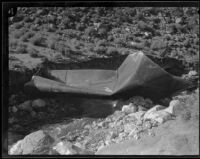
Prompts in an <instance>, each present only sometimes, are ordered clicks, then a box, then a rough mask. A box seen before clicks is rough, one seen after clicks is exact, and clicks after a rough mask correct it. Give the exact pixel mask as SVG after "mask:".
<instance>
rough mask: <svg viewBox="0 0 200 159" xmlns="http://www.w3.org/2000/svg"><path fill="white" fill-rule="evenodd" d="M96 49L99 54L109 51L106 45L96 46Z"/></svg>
mask: <svg viewBox="0 0 200 159" xmlns="http://www.w3.org/2000/svg"><path fill="white" fill-rule="evenodd" d="M95 51H96V52H97V53H98V54H105V53H106V51H107V48H106V47H104V46H99V47H96V48H95Z"/></svg>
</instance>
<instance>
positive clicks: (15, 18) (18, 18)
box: [13, 14, 24, 23]
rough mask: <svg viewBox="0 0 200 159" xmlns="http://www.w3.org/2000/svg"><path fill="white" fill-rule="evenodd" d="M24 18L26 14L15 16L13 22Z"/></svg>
mask: <svg viewBox="0 0 200 159" xmlns="http://www.w3.org/2000/svg"><path fill="white" fill-rule="evenodd" d="M23 19H24V16H23V15H22V14H21V15H16V16H14V17H13V23H16V22H20V21H22V20H23Z"/></svg>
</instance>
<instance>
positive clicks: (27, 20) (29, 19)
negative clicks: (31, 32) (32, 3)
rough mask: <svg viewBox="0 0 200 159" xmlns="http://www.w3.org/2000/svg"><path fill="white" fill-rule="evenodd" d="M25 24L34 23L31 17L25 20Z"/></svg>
mask: <svg viewBox="0 0 200 159" xmlns="http://www.w3.org/2000/svg"><path fill="white" fill-rule="evenodd" d="M24 22H26V23H30V22H33V19H32V18H30V17H25V18H24Z"/></svg>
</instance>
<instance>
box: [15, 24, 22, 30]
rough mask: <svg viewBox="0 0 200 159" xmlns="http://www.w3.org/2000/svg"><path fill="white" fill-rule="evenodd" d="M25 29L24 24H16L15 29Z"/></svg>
mask: <svg viewBox="0 0 200 159" xmlns="http://www.w3.org/2000/svg"><path fill="white" fill-rule="evenodd" d="M22 27H23V24H22V23H16V24H15V29H21V28H22Z"/></svg>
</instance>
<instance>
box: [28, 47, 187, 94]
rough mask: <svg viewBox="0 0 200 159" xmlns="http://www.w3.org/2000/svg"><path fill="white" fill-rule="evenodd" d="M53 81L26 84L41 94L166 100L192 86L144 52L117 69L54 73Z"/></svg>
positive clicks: (52, 74) (41, 79)
mask: <svg viewBox="0 0 200 159" xmlns="http://www.w3.org/2000/svg"><path fill="white" fill-rule="evenodd" d="M49 75H50V76H51V77H52V78H51V79H46V78H43V77H40V76H34V78H32V80H31V81H30V82H29V83H27V84H26V85H25V88H26V90H30V89H31V88H35V89H37V90H39V91H41V92H52V93H56V92H59V93H66V94H84V95H97V96H109V97H112V96H116V95H125V96H126V95H130V94H132V95H133V94H134V95H137V94H138V95H143V96H149V97H152V98H154V97H156V98H159V97H162V96H166V95H169V94H170V93H173V92H174V91H177V90H179V89H182V88H183V87H185V86H186V85H187V84H188V83H187V82H185V81H184V80H182V79H181V78H178V77H175V76H173V75H171V74H169V73H168V72H166V71H165V70H164V69H162V68H161V67H160V66H158V65H157V64H155V63H154V62H153V61H151V60H150V59H149V58H148V57H146V56H145V55H144V54H143V53H142V52H140V51H139V52H134V53H132V54H130V55H128V56H127V58H126V59H125V61H124V62H123V63H122V64H121V66H120V67H119V68H118V69H117V70H95V69H90V70H88V69H87V70H50V71H49Z"/></svg>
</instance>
